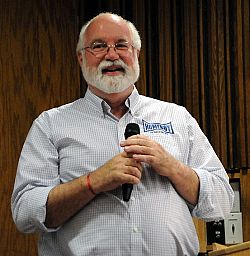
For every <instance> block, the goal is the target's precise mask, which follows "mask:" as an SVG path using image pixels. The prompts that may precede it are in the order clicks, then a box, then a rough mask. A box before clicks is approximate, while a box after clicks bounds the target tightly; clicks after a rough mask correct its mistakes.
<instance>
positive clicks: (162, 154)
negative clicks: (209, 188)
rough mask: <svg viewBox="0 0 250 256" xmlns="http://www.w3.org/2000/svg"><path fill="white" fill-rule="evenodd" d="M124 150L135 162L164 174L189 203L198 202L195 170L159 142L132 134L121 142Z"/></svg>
mask: <svg viewBox="0 0 250 256" xmlns="http://www.w3.org/2000/svg"><path fill="white" fill-rule="evenodd" d="M121 146H122V147H124V151H125V152H126V153H127V154H129V155H130V156H132V157H133V159H134V160H135V161H136V162H140V163H142V162H144V163H147V164H149V165H151V166H152V168H153V170H154V171H155V172H157V173H158V174H159V175H162V176H166V177H168V179H169V180H170V181H171V182H172V184H173V185H174V187H175V189H176V190H177V191H178V193H179V194H180V195H181V196H182V197H183V198H184V199H185V200H187V201H188V202H189V203H191V204H192V205H195V204H196V203H197V202H198V197H199V186H200V181H199V177H198V175H197V174H196V172H195V171H194V170H193V169H192V168H190V167H188V166H186V165H185V164H183V163H182V162H181V161H179V160H178V159H176V158H175V157H173V156H172V155H171V154H170V153H169V152H167V151H166V150H165V149H164V148H163V147H162V146H161V145H160V144H159V143H157V142H156V141H154V140H152V139H150V138H149V137H147V136H145V135H134V136H131V137H129V138H128V139H127V140H125V141H122V142H121Z"/></svg>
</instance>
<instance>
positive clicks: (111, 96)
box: [89, 85, 134, 118]
mask: <svg viewBox="0 0 250 256" xmlns="http://www.w3.org/2000/svg"><path fill="white" fill-rule="evenodd" d="M89 89H90V91H91V92H92V93H94V94H95V95H96V96H98V97H100V98H102V99H103V100H104V101H105V102H107V104H108V105H109V106H110V107H111V113H112V114H113V115H114V116H116V117H117V118H121V117H122V116H123V115H124V114H125V113H126V112H127V110H128V108H127V107H126V105H125V101H126V100H127V98H128V97H129V96H130V94H131V93H132V91H133V89H134V86H133V85H131V86H129V87H128V88H127V89H126V90H124V91H122V92H119V93H105V92H103V91H101V90H99V89H97V88H96V87H94V86H91V85H89Z"/></svg>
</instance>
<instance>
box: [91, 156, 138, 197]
mask: <svg viewBox="0 0 250 256" xmlns="http://www.w3.org/2000/svg"><path fill="white" fill-rule="evenodd" d="M141 172H142V165H141V164H140V163H139V162H137V161H136V160H135V159H133V158H132V157H131V156H130V155H129V154H127V153H126V152H122V153H120V154H118V155H116V156H114V157H113V158H112V159H111V160H109V161H108V162H107V163H105V164H104V165H103V166H101V167H99V168H98V169H97V170H96V171H94V172H92V173H91V176H90V179H91V186H92V188H93V190H94V192H95V193H100V192H105V191H109V190H112V189H115V188H117V187H119V186H121V185H122V184H124V183H131V184H138V183H139V182H140V179H141Z"/></svg>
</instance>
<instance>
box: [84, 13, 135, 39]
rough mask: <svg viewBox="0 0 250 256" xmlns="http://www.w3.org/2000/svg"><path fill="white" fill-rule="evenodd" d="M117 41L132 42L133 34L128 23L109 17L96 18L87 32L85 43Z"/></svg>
mask: <svg viewBox="0 0 250 256" xmlns="http://www.w3.org/2000/svg"><path fill="white" fill-rule="evenodd" d="M98 39H99V40H100V39H101V40H104V41H107V42H108V41H113V42H115V41H117V40H119V39H125V40H127V41H131V33H130V30H129V27H128V25H127V23H126V21H124V20H122V19H121V18H119V17H116V16H112V15H108V16H101V17H98V18H96V19H95V20H94V21H92V22H91V24H90V25H89V26H88V28H87V30H86V32H85V41H86V42H87V43H91V42H93V41H95V40H98Z"/></svg>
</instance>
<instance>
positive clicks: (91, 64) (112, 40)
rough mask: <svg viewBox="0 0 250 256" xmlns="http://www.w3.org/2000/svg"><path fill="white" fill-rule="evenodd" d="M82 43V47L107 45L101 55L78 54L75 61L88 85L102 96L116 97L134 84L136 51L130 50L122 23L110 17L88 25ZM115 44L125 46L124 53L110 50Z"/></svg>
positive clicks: (124, 24)
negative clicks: (96, 89)
mask: <svg viewBox="0 0 250 256" xmlns="http://www.w3.org/2000/svg"><path fill="white" fill-rule="evenodd" d="M85 39H86V40H85V42H84V47H87V46H92V45H93V44H94V45H95V43H97V44H99V43H106V44H107V45H111V47H110V48H109V49H106V50H105V51H104V52H102V53H97V54H96V53H95V52H93V51H92V49H91V48H88V49H86V50H85V51H83V52H82V56H81V59H80V60H79V61H80V64H81V68H82V73H83V76H84V78H85V80H86V81H87V83H88V84H89V85H92V86H94V87H96V88H98V89H100V90H101V91H103V92H105V93H118V92H122V91H124V90H125V89H127V88H128V87H129V86H131V85H133V84H134V83H135V82H136V81H137V79H138V77H139V63H138V56H137V54H138V51H137V50H135V49H134V48H133V47H132V46H131V33H130V30H129V28H128V26H127V24H126V23H125V22H124V21H122V20H119V19H116V18H113V17H111V16H110V17H107V16H105V17H100V18H98V19H96V20H95V21H94V22H93V23H91V24H90V26H89V27H88V29H87V31H86V32H85ZM119 42H122V43H123V42H127V43H128V49H127V50H118V51H116V50H115V49H114V47H113V46H114V45H115V44H117V43H119ZM92 48H93V47H92ZM84 54H85V55H84Z"/></svg>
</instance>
